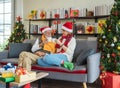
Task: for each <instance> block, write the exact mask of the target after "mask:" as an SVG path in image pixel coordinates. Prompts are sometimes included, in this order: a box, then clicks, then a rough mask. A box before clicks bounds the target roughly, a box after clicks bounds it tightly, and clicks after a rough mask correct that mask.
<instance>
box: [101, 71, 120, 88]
mask: <svg viewBox="0 0 120 88" xmlns="http://www.w3.org/2000/svg"><path fill="white" fill-rule="evenodd" d="M100 79H101V81H102V88H120V80H119V79H120V75H117V74H114V73H110V72H103V73H102V74H101V75H100Z"/></svg>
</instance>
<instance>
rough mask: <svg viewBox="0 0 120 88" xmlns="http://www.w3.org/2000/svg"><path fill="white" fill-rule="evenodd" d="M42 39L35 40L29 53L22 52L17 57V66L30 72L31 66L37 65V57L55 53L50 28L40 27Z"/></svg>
mask: <svg viewBox="0 0 120 88" xmlns="http://www.w3.org/2000/svg"><path fill="white" fill-rule="evenodd" d="M40 31H41V32H42V37H41V39H40V38H37V39H36V41H35V43H34V44H33V46H32V49H31V51H32V52H33V53H31V52H26V51H23V52H21V53H20V55H19V59H18V66H19V67H24V68H26V69H27V70H28V71H31V65H32V64H35V63H37V59H38V58H39V57H43V56H44V55H45V54H46V53H48V52H50V53H55V42H54V41H53V38H52V35H51V34H52V29H51V28H50V27H42V28H41V29H40ZM40 41H41V42H40Z"/></svg>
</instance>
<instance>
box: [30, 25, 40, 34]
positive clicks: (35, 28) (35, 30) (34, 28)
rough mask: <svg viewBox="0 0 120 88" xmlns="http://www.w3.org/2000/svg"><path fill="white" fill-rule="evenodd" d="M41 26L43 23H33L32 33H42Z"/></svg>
mask: <svg viewBox="0 0 120 88" xmlns="http://www.w3.org/2000/svg"><path fill="white" fill-rule="evenodd" d="M40 28H41V25H34V24H31V26H30V33H32V34H41V31H40V30H39V29H40Z"/></svg>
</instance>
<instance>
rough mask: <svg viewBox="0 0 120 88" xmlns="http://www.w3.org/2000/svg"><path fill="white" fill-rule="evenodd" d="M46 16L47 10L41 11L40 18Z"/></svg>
mask: <svg viewBox="0 0 120 88" xmlns="http://www.w3.org/2000/svg"><path fill="white" fill-rule="evenodd" d="M45 17H46V12H45V11H41V13H40V18H41V19H45Z"/></svg>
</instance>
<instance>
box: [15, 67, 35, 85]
mask: <svg viewBox="0 0 120 88" xmlns="http://www.w3.org/2000/svg"><path fill="white" fill-rule="evenodd" d="M15 73H16V74H15V82H19V83H20V82H26V81H29V80H33V79H36V72H33V71H31V72H28V71H27V70H26V69H25V68H22V67H19V68H17V69H16V71H15Z"/></svg>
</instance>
